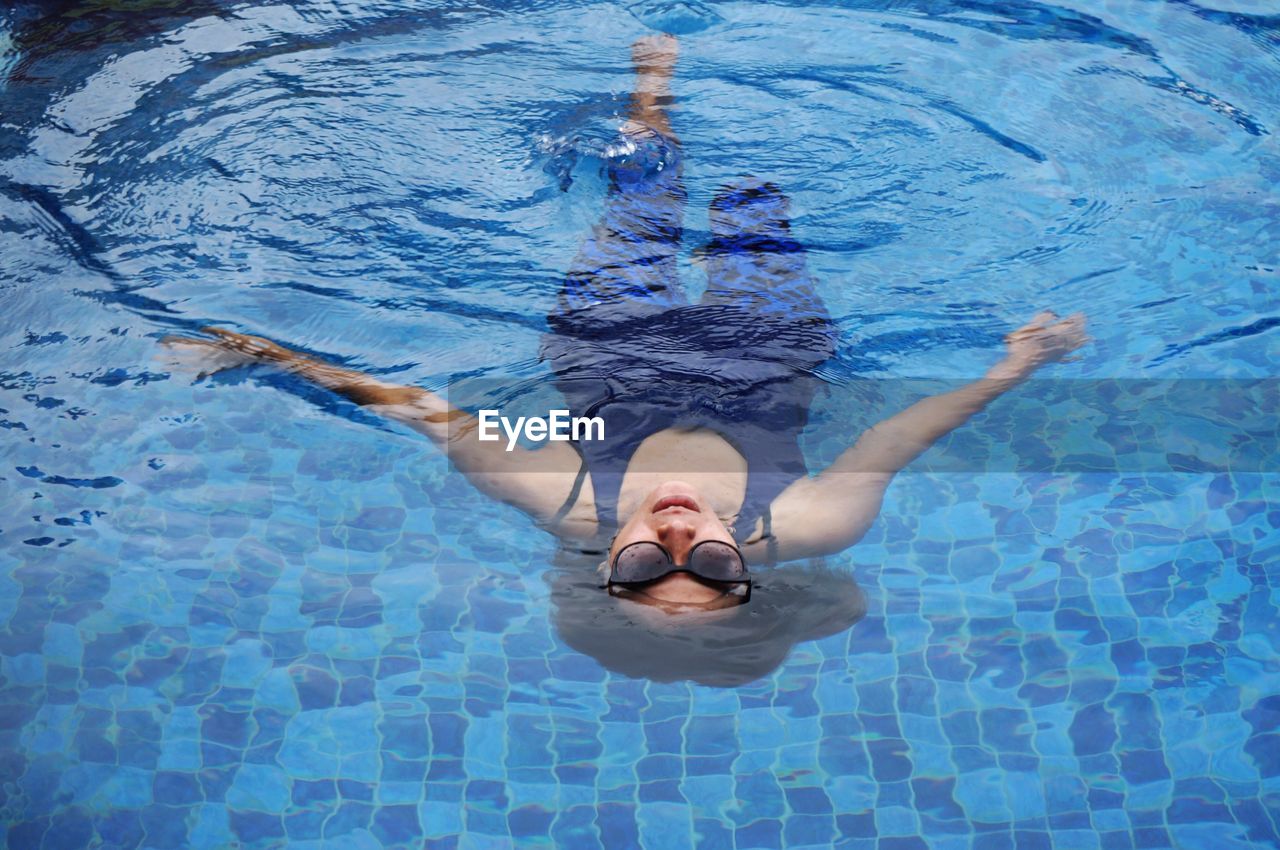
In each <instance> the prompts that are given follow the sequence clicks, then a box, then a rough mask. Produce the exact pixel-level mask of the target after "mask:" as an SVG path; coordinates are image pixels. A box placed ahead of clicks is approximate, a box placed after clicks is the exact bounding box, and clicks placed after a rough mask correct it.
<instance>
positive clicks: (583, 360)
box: [542, 128, 836, 540]
mask: <svg viewBox="0 0 1280 850" xmlns="http://www.w3.org/2000/svg"><path fill="white" fill-rule="evenodd" d="M625 138H626V139H627V141H628V143H629V147H630V148H631V152H630V153H628V154H627V155H626V156H624V157H621V158H620V159H618V160H615V161H614V162H612V163H611V164H610V166H609V192H608V196H607V197H606V199H605V209H604V214H603V216H602V217H601V220H600V222H599V223H598V224H597V225H596V226H595V228H594V229H593V232H592V234H591V236H590V237H589V238H588V239H587V240H586V242H585V243H584V244H583V246H582V248H581V250H580V251H579V252H578V255H577V257H576V258H575V260H574V262H573V265H572V267H571V268H570V270H569V272H568V274H567V275H566V277H565V280H564V286H563V288H562V290H561V293H560V299H559V304H558V306H557V308H556V310H555V311H554V312H553V313H552V314H551V315H550V316H549V317H548V324H549V325H550V328H551V333H550V334H548V335H547V336H546V337H545V338H544V340H543V344H542V357H543V359H544V360H546V361H547V362H548V363H549V364H550V366H551V368H552V370H553V372H554V373H555V375H556V386H557V388H558V389H559V390H560V391H561V392H562V393H563V394H564V397H565V399H566V401H567V402H568V405H569V407H570V409H571V410H572V412H573V415H575V416H600V417H603V419H604V422H605V439H604V440H593V441H582V442H579V443H577V444H575V447H576V448H577V450H578V451H579V453H580V454H581V455H582V459H583V467H582V471H581V472H580V473H579V482H578V484H577V485H575V487H574V489H573V493H572V494H571V495H570V497H569V500H568V502H567V503H566V504H565V506H564V508H563V509H562V510H561V516H563V514H564V513H567V511H568V509H569V508H570V507H572V505H573V503H574V502H575V501H576V500H577V498H578V493H579V488H580V486H581V480H582V478H583V477H584V476H585V475H586V474H590V476H591V483H592V487H593V489H594V491H595V501H596V511H597V515H598V518H599V521H600V523H601V525H602V527H606V528H611V527H616V526H617V524H618V519H617V507H618V494H619V490H620V489H621V486H622V477H623V474H624V473H625V471H626V468H627V464H628V462H629V461H630V459H631V456H632V454H633V453H634V452H635V450H636V448H637V447H638V446H639V445H640V443H641V442H643V441H644V440H645V439H646V438H647V437H649V436H651V435H652V434H655V433H657V432H658V431H661V430H663V429H665V428H671V427H705V428H709V429H711V430H713V431H716V432H718V433H719V434H721V435H723V436H724V437H725V438H726V439H727V440H728V441H729V442H730V443H731V444H732V445H733V446H734V447H735V448H737V450H738V451H739V452H740V453H741V454H742V456H743V457H744V458H745V459H746V461H747V470H748V478H747V492H746V498H745V500H744V502H743V505H742V509H741V510H740V511H739V513H738V517H737V520H736V521H735V522H734V526H735V528H736V529H737V531H736V533H737V535H738V539H739V540H742V539H744V538H745V537H748V536H750V535H751V533H752V531H753V529H754V527H755V524H756V520H758V519H761V518H763V519H764V521H765V534H766V536H767V535H769V534H770V529H769V523H770V517H769V512H768V510H769V504H770V503H771V502H772V501H773V500H774V498H776V497H777V495H778V494H779V493H781V492H782V490H783V489H785V488H786V487H787V485H789V484H790V483H792V482H793V481H795V480H796V479H797V478H800V477H802V476H804V475H806V474H807V468H806V466H805V462H804V456H803V454H802V452H801V450H800V445H799V442H798V438H799V435H800V432H801V430H803V428H804V426H805V422H806V420H807V418H808V410H809V402H810V399H811V398H812V396H813V392H814V389H815V387H816V384H817V381H818V379H817V378H816V376H815V375H814V374H813V373H814V370H815V369H816V367H817V366H819V365H820V364H821V363H822V362H823V361H825V360H827V359H828V358H829V357H830V356H831V355H832V353H833V351H834V348H835V338H836V333H835V328H834V325H833V323H832V321H831V317H830V316H829V315H828V313H827V311H826V308H825V307H824V306H823V304H822V301H821V300H820V299H819V298H818V296H817V293H816V292H815V290H814V287H813V283H812V281H811V279H810V277H809V274H808V271H807V268H806V265H805V254H804V249H803V248H802V247H801V245H800V244H799V243H797V242H796V241H795V240H793V239H792V238H791V236H790V232H789V230H790V228H789V222H788V219H787V199H786V197H785V196H784V195H783V194H782V192H781V191H779V190H778V188H777V187H776V186H774V185H773V184H772V183H766V182H763V181H759V180H755V179H747V180H743V181H739V182H737V183H735V184H733V185H731V186H729V187H726V188H725V189H724V190H722V191H721V193H720V194H719V195H718V196H717V197H716V199H715V200H714V201H713V202H712V205H711V232H712V240H711V242H710V243H709V244H708V245H707V246H705V247H704V248H702V249H701V250H700V253H701V254H702V255H703V259H704V262H705V266H706V271H707V276H708V281H709V285H708V288H707V291H706V294H705V295H703V297H702V299H701V300H700V301H699V302H698V303H696V304H692V303H689V301H688V300H687V298H686V297H685V295H684V292H683V291H682V290H681V289H680V287H679V283H678V280H679V279H678V275H677V272H676V257H677V254H678V252H679V250H680V237H681V232H682V221H683V217H684V207H685V201H686V194H685V189H684V184H683V181H682V179H681V171H682V163H681V154H680V148H679V146H678V144H677V143H676V142H675V140H673V139H671V138H670V137H668V136H665V135H662V134H660V133H658V132H656V131H654V130H651V129H647V128H646V130H645V131H643V132H642V133H632V134H628V135H627V136H626V137H625ZM671 472H672V477H673V478H674V477H679V473H680V470H677V469H673V470H671Z"/></svg>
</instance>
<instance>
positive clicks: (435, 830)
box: [0, 386, 1280, 850]
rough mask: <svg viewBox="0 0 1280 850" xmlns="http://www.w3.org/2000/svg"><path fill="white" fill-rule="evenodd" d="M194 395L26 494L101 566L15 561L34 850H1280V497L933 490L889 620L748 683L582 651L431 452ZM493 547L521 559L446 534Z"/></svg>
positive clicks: (14, 806) (810, 646)
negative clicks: (175, 414) (109, 467)
mask: <svg viewBox="0 0 1280 850" xmlns="http://www.w3.org/2000/svg"><path fill="white" fill-rule="evenodd" d="M233 392H234V393H237V394H239V397H241V398H242V399H247V400H249V401H250V402H251V403H252V409H251V410H250V411H248V412H245V413H244V414H242V415H234V416H230V417H226V418H225V419H224V420H223V421H218V420H217V419H215V418H214V417H212V416H209V417H206V416H205V415H204V414H205V413H206V412H208V411H210V410H213V409H216V405H219V404H221V401H222V399H223V398H226V397H229V396H228V394H229V393H233ZM193 399H194V403H195V406H196V407H195V409H196V410H197V411H198V413H197V415H196V416H194V417H192V418H191V420H190V421H185V422H174V423H169V424H167V425H165V426H164V427H163V428H162V429H160V430H159V431H157V432H155V433H152V434H149V435H146V436H143V437H140V438H137V440H138V447H139V448H143V449H144V451H142V452H141V453H140V456H143V455H146V456H148V458H149V460H150V461H151V462H150V463H149V464H148V465H147V466H146V467H145V468H146V469H147V470H149V471H150V475H151V477H150V478H149V479H146V478H137V477H134V479H133V480H134V481H135V482H139V483H128V484H122V485H121V486H119V487H114V488H105V489H94V488H77V487H70V486H67V485H62V486H58V485H50V484H48V483H46V482H44V481H37V480H35V479H32V478H27V477H24V476H20V475H8V476H6V481H5V482H3V486H4V487H5V488H6V490H5V504H6V505H7V506H8V513H7V515H9V516H14V515H15V511H14V506H16V505H18V504H30V505H32V506H34V507H33V510H35V511H37V512H38V514H39V516H40V519H39V523H38V527H39V528H40V529H46V530H47V533H44V536H55V539H57V535H62V536H65V537H67V539H70V540H73V541H74V543H73V544H72V545H70V546H66V547H61V548H59V547H58V546H57V545H55V544H47V545H46V544H43V543H42V541H41V538H40V535H41V533H42V532H40V531H39V530H38V529H37V524H36V523H35V522H34V521H33V523H32V525H31V526H30V528H29V529H22V530H20V532H19V533H20V534H22V535H30V537H28V539H27V542H26V543H25V544H21V545H20V549H21V551H20V552H19V553H18V554H19V555H20V557H17V558H15V557H12V554H13V548H18V547H13V548H11V549H10V550H9V551H10V555H9V556H6V557H7V560H8V561H9V567H8V569H7V570H6V573H5V578H4V582H5V585H4V592H3V594H0V599H3V600H4V611H3V617H4V622H5V626H4V629H3V631H0V651H2V653H3V662H2V663H3V666H2V667H0V675H3V677H4V678H3V687H2V688H0V700H2V701H3V708H2V709H0V723H2V728H0V752H3V761H2V762H0V770H3V784H2V785H0V788H2V789H3V794H4V796H3V806H2V807H0V812H2V816H0V820H3V822H4V823H5V824H6V827H5V829H6V833H5V834H6V838H7V841H8V845H9V846H11V847H23V848H25V847H31V848H63V847H65V848H82V847H88V846H104V847H156V848H161V847H176V846H190V847H197V848H204V847H208V848H215V847H226V846H233V845H236V844H237V843H238V844H239V845H240V846H244V847H254V848H266V847H282V846H286V845H287V846H289V847H308V846H314V847H320V846H333V845H334V844H335V843H339V844H341V846H352V847H361V846H367V847H405V848H407V847H421V846H427V847H468V848H472V847H477V848H478V847H512V846H520V847H526V846H545V847H564V846H572V847H609V848H616V847H632V846H643V847H646V848H666V847H672V848H675V847H691V846H696V847H701V848H747V847H780V846H786V847H831V846H837V847H847V848H876V849H877V850H880V848H910V847H957V848H959V847H965V848H969V847H974V848H998V847H1010V848H1012V847H1017V848H1025V847H1046V848H1047V847H1081V848H1135V850H1136V848H1144V847H1172V846H1176V847H1195V848H1200V847H1204V848H1215V850H1216V848H1246V847H1262V846H1268V845H1271V844H1274V843H1275V842H1276V841H1277V838H1278V836H1280V832H1278V831H1277V816H1278V814H1280V809H1278V807H1277V804H1278V803H1280V758H1278V757H1277V753H1280V747H1277V746H1276V744H1277V737H1278V733H1277V731H1276V729H1277V718H1280V696H1278V694H1280V673H1278V672H1277V670H1278V667H1277V661H1278V660H1280V652H1278V651H1277V642H1278V640H1280V635H1278V633H1277V622H1278V620H1277V613H1278V612H1277V600H1278V599H1280V593H1278V591H1280V581H1278V577H1277V572H1276V570H1275V564H1276V562H1277V560H1278V558H1277V554H1278V553H1280V532H1278V531H1277V519H1278V516H1277V512H1276V510H1275V508H1274V507H1271V506H1274V505H1275V504H1277V503H1278V502H1280V498H1278V496H1280V494H1278V493H1277V488H1278V487H1280V484H1278V483H1277V479H1276V477H1275V476H1258V475H1250V476H1242V477H1239V478H1235V479H1233V478H1231V477H1229V476H1192V475H1179V474H1167V475H1163V476H1148V477H1145V478H1142V479H1139V478H1128V479H1117V478H1116V477H1114V476H1095V475H1078V476H1066V477H1061V476H1059V477H1051V476H1032V475H1023V476H1015V475H997V474H991V475H979V476H974V475H951V476H938V475H916V474H908V475H906V476H904V477H902V478H901V479H900V480H899V481H898V482H897V483H896V484H895V485H894V487H893V489H892V490H891V492H890V497H889V500H888V503H887V505H886V509H885V512H884V514H883V516H882V519H881V521H880V522H878V523H877V524H876V526H875V527H874V528H873V530H872V532H871V534H870V535H869V537H868V538H867V539H866V540H865V541H864V543H863V544H861V545H860V546H859V547H857V548H856V549H854V550H852V552H851V554H850V556H849V557H848V558H846V559H843V560H842V561H841V563H842V564H843V565H845V566H846V567H847V568H848V569H850V570H852V572H853V574H854V575H855V576H856V577H857V578H858V579H859V581H860V582H861V583H862V584H863V586H864V589H865V590H866V592H867V595H868V601H869V609H870V610H869V613H868V615H867V616H866V617H865V618H864V619H863V620H862V621H860V622H859V623H858V624H857V625H856V626H855V627H854V628H853V629H852V630H851V631H849V632H847V633H845V634H841V635H837V636H834V637H831V638H827V639H824V640H821V641H818V642H814V643H807V644H801V645H799V646H798V647H797V648H796V649H795V651H794V652H793V653H792V655H791V657H790V658H789V659H788V660H787V662H786V663H785V664H784V665H783V666H782V667H781V668H780V669H779V670H777V671H776V672H775V673H774V674H773V675H772V676H770V677H768V678H766V679H763V680H761V681H759V682H756V683H753V684H751V685H748V686H745V687H742V688H739V689H736V690H718V689H711V688H703V687H700V686H693V685H688V684H655V683H652V682H644V681H637V680H629V679H625V678H622V677H618V676H615V675H612V674H609V673H606V672H605V671H603V670H602V669H601V668H600V667H599V666H598V665H597V664H596V663H595V662H594V661H592V660H591V659H588V658H586V657H584V656H581V655H578V654H576V653H574V652H572V651H571V650H568V649H567V648H565V647H564V646H563V645H562V644H561V643H560V642H559V641H558V639H557V637H556V635H555V633H554V630H553V628H552V627H551V625H550V623H549V618H548V608H549V600H548V598H547V586H546V583H545V581H544V576H543V575H542V571H543V570H545V569H546V568H545V566H543V565H544V564H545V563H546V562H547V560H548V559H549V555H550V553H549V552H548V551H547V550H546V549H545V545H546V544H545V542H538V543H536V544H535V547H542V548H535V551H533V552H527V551H524V552H522V547H523V546H527V545H528V541H530V540H539V538H536V537H534V536H533V533H532V530H531V529H525V528H522V527H520V524H519V522H516V523H514V526H515V527H513V522H512V517H511V516H510V515H509V514H508V513H507V512H505V510H504V509H501V508H497V507H491V506H485V505H477V503H476V502H475V501H474V500H473V499H472V497H471V494H469V493H468V492H467V490H466V488H465V487H464V486H463V485H462V483H461V481H460V480H459V479H458V478H457V477H456V476H454V475H452V474H450V473H449V472H448V471H447V467H446V466H445V465H444V463H443V461H441V460H440V459H439V458H437V457H435V456H432V455H425V454H424V453H423V451H422V447H421V446H420V445H418V444H416V443H415V442H414V440H413V438H412V437H409V436H405V435H398V434H386V433H378V434H376V435H375V436H373V437H372V438H370V439H366V440H358V441H357V442H356V443H355V445H354V446H352V447H351V450H350V454H349V455H348V456H347V457H345V458H343V457H341V456H336V455H333V454H332V453H331V446H336V445H339V444H341V443H342V441H343V439H344V437H346V436H350V435H352V434H357V433H359V430H360V429H361V428H363V427H364V426H362V425H360V424H357V423H343V422H342V421H341V420H331V421H329V422H327V423H325V427H332V428H335V429H337V431H338V432H339V433H337V434H335V437H334V442H333V443H332V444H330V446H320V445H317V446H313V447H307V446H305V445H303V444H301V443H299V442H298V441H297V440H298V438H299V437H300V436H301V437H303V438H304V439H311V438H312V437H311V435H312V434H313V431H312V426H311V424H310V423H308V424H307V425H305V426H299V425H298V424H297V423H296V422H295V421H291V420H290V419H289V418H288V417H286V416H283V415H282V414H283V413H285V412H286V411H287V409H288V408H289V407H290V406H293V405H298V404H302V402H300V401H298V400H296V399H292V398H290V397H288V396H285V397H281V396H280V395H279V394H278V393H277V392H276V391H275V390H274V389H272V388H270V387H250V386H241V387H223V388H219V389H218V390H216V391H208V390H196V391H195V392H194V393H193ZM343 432H348V433H343ZM348 445H350V444H348ZM31 451H33V452H34V451H36V448H35V447H33V448H32V449H31ZM19 454H21V451H19ZM197 459H198V460H197ZM17 460H19V462H20V461H21V459H20V458H18V459H17ZM232 473H234V474H232ZM340 479H341V480H345V482H346V483H344V484H343V485H342V486H335V482H338V481H339V480H340ZM210 480H214V481H239V482H241V483H239V484H237V485H235V486H231V487H220V488H219V487H210V486H209V484H208V483H207V482H208V481H210ZM388 483H393V484H394V487H393V488H390V489H388V487H387V484H388ZM156 500H159V501H160V502H162V503H163V504H162V505H160V506H155V502H156ZM477 508H478V511H479V513H478V515H475V511H476V510H477ZM82 511H83V512H87V514H82V513H81V512H82ZM98 511H103V513H102V514H98V513H97V512H98ZM468 516H471V518H472V521H473V522H477V523H481V524H483V526H484V527H486V528H492V529H495V532H496V533H495V534H494V535H491V536H487V537H485V538H481V537H478V536H476V535H471V534H462V535H459V534H456V533H455V534H449V533H446V532H443V531H439V530H436V531H428V529H447V528H458V527H460V525H461V524H462V523H463V522H465V519H466V517H468ZM1180 518H1191V519H1190V521H1189V522H1187V521H1185V520H1181V519H1180ZM59 520H66V522H60V521H59ZM11 533H12V532H11V530H10V529H6V530H5V534H6V537H8V536H9V535H10V534H11ZM997 539H998V540H999V543H998V544H996V543H993V542H992V541H994V540H997ZM134 565H138V566H134ZM141 565H146V566H145V568H144V567H143V566H141Z"/></svg>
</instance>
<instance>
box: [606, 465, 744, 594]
mask: <svg viewBox="0 0 1280 850" xmlns="http://www.w3.org/2000/svg"><path fill="white" fill-rule="evenodd" d="M642 540H647V541H651V542H654V543H658V544H659V545H661V546H662V547H663V548H665V549H666V550H667V551H668V552H670V553H671V558H672V560H673V561H674V562H675V564H676V565H677V566H684V565H685V564H687V563H688V562H689V550H690V549H692V548H693V547H694V546H696V545H697V544H699V543H702V542H703V541H705V540H719V541H722V542H724V543H728V544H729V545H731V546H735V545H736V544H735V543H734V540H733V535H732V534H730V533H729V529H727V528H725V525H724V523H723V522H721V521H720V518H719V517H718V516H716V515H715V513H714V512H713V511H711V510H710V509H709V507H708V506H707V504H706V500H705V499H704V498H703V497H702V495H701V494H700V493H699V492H698V491H697V490H696V489H695V488H694V487H692V486H691V485H689V484H686V483H684V482H683V481H668V482H666V483H664V484H662V485H660V486H658V487H656V488H654V489H653V490H652V491H651V492H650V493H649V494H648V495H647V496H645V497H644V499H642V500H641V502H640V506H639V507H638V508H637V509H636V511H635V513H633V514H632V515H631V516H630V517H629V518H628V519H627V522H626V524H625V525H623V526H622V528H621V529H620V530H619V531H618V536H617V537H615V538H614V540H613V545H612V546H611V547H610V549H609V561H608V563H609V564H612V563H613V559H614V558H615V557H617V554H618V553H619V552H621V551H622V550H623V549H624V548H625V547H627V546H630V545H631V544H632V543H638V542H640V541H642ZM607 569H608V567H607V566H606V570H607ZM606 577H607V572H606ZM732 589H733V586H732V585H730V584H728V583H726V582H715V581H707V580H705V579H700V578H698V577H696V576H693V575H691V574H689V573H671V574H669V575H666V576H663V577H662V578H659V579H656V580H654V581H651V582H648V583H647V584H644V585H639V586H635V587H628V588H627V590H628V593H627V598H628V599H634V600H635V601H637V602H641V603H646V604H650V605H654V606H656V607H659V608H664V609H669V610H670V609H677V610H678V609H679V608H680V607H681V606H694V607H696V608H697V609H698V610H707V609H708V608H715V607H720V606H721V605H722V604H725V600H726V598H727V599H729V600H734V599H735V597H733V596H732V595H731V594H730V591H731V590H732ZM717 603H719V604H717ZM673 612H674V611H673Z"/></svg>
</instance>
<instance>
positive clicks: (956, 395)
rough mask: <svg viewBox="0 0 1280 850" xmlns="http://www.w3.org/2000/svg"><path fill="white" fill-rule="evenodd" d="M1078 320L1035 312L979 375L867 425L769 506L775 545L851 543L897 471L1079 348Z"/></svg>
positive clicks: (809, 548)
mask: <svg viewBox="0 0 1280 850" xmlns="http://www.w3.org/2000/svg"><path fill="white" fill-rule="evenodd" d="M1084 324H1085V320H1084V315H1083V314H1081V313H1077V314H1075V315H1073V316H1069V317H1068V318H1066V319H1063V320H1061V321H1058V317H1057V316H1056V315H1055V314H1053V313H1051V312H1048V311H1045V312H1042V313H1040V314H1038V315H1037V316H1036V317H1035V318H1033V319H1032V320H1031V322H1030V323H1028V324H1026V325H1024V326H1023V327H1021V328H1018V329H1017V330H1016V331H1014V332H1013V333H1011V334H1009V335H1008V336H1007V337H1005V342H1006V345H1007V347H1008V351H1007V354H1006V356H1005V358H1004V360H1002V361H1001V362H1000V363H998V364H996V365H995V366H994V367H992V368H991V369H990V370H989V371H988V372H987V374H986V376H985V377H983V378H981V379H979V380H977V381H974V382H973V383H971V384H968V385H966V386H963V387H961V388H960V389H958V390H955V391H953V392H949V393H944V394H942V395H938V396H933V397H932V398H927V399H924V400H923V401H920V402H917V403H916V404H913V405H912V406H911V407H908V408H907V409H906V410H904V411H902V412H901V413H899V414H897V415H895V416H892V417H890V418H888V419H886V420H884V421H883V422H880V423H878V424H876V425H874V426H872V427H871V428H869V429H868V430H867V431H866V433H864V434H863V435H862V436H861V437H860V438H859V439H858V441H857V442H856V443H855V444H854V445H853V446H852V447H851V448H849V449H846V450H845V451H844V452H843V453H842V454H841V455H840V456H839V457H838V458H836V461H835V462H834V463H833V464H831V466H829V467H827V469H826V470H824V471H823V472H822V473H821V474H820V475H818V476H817V477H815V478H810V479H802V480H800V481H797V482H796V483H795V484H793V485H792V486H791V487H788V488H787V489H786V490H785V491H783V493H782V494H781V495H780V496H779V497H778V499H777V500H776V501H775V502H774V509H773V521H774V528H775V529H776V530H777V531H776V533H777V536H778V540H779V545H780V547H781V548H782V549H784V550H788V549H794V550H795V551H794V552H789V553H788V555H789V557H814V556H817V555H822V554H831V553H834V552H839V551H842V550H844V549H846V548H848V547H849V546H852V545H853V544H854V543H857V542H858V540H860V539H861V538H862V535H863V534H865V533H866V531H867V529H868V528H870V527H871V523H872V522H874V521H875V518H876V516H877V515H878V514H879V512H880V503H881V499H882V498H883V496H884V491H885V488H886V487H888V485H889V482H890V481H891V480H892V479H893V476H894V475H895V474H896V473H897V472H898V471H899V470H901V469H902V468H903V467H905V466H906V465H907V464H908V463H910V462H911V461H913V460H915V459H916V458H917V457H919V456H920V455H921V454H922V453H923V452H924V451H925V450H926V449H928V448H929V447H930V446H932V445H933V444H934V443H936V442H937V441H938V440H939V439H941V438H942V437H944V436H946V435H947V434H949V433H951V432H952V431H954V430H955V429H956V428H959V427H960V426H961V425H963V424H964V423H965V422H967V421H968V420H969V418H970V417H972V416H973V415H974V414H975V413H978V412H979V411H981V410H982V409H983V408H985V407H986V406H987V405H988V404H989V403H991V402H992V401H993V400H994V399H996V398H998V397H999V396H1001V395H1003V394H1004V393H1006V392H1008V391H1009V390H1011V389H1013V388H1014V387H1016V386H1017V385H1018V384H1021V383H1022V382H1023V381H1025V380H1026V379H1027V378H1029V377H1030V376H1031V375H1032V373H1034V372H1035V371H1036V369H1038V368H1040V367H1041V366H1043V365H1045V364H1047V363H1052V362H1055V361H1057V360H1061V359H1062V358H1064V357H1065V356H1067V355H1068V354H1069V353H1071V352H1072V351H1075V350H1076V349H1077V348H1079V347H1080V346H1082V345H1084V343H1085V342H1086V341H1087V339H1088V337H1087V336H1086V335H1085V332H1084Z"/></svg>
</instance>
